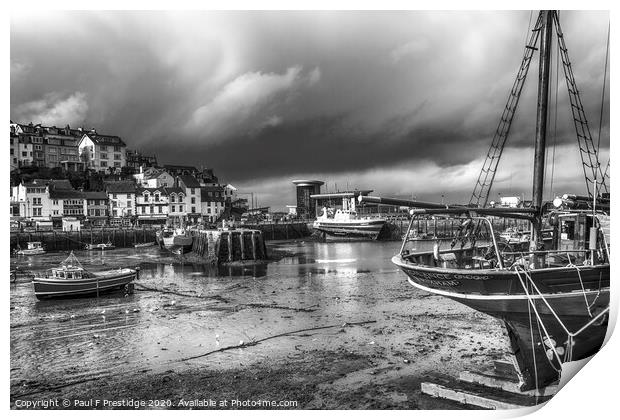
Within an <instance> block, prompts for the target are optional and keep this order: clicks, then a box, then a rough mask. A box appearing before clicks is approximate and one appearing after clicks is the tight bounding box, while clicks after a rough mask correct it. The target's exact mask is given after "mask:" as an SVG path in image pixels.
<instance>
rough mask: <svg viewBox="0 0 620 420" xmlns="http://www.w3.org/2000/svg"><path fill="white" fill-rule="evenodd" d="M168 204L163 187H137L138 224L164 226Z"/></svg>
mask: <svg viewBox="0 0 620 420" xmlns="http://www.w3.org/2000/svg"><path fill="white" fill-rule="evenodd" d="M168 204H169V198H168V192H167V191H166V188H165V187H160V188H144V187H138V188H137V189H136V215H137V217H138V223H139V224H158V225H165V224H166V222H167V220H168V210H169V208H168ZM175 210H176V209H175Z"/></svg>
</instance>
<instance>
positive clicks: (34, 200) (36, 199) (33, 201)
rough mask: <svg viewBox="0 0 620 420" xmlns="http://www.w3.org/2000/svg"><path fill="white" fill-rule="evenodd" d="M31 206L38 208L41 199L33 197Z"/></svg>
mask: <svg viewBox="0 0 620 420" xmlns="http://www.w3.org/2000/svg"><path fill="white" fill-rule="evenodd" d="M32 205H34V206H40V205H41V197H34V198H33V199H32Z"/></svg>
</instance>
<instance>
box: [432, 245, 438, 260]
mask: <svg viewBox="0 0 620 420" xmlns="http://www.w3.org/2000/svg"><path fill="white" fill-rule="evenodd" d="M433 257H435V259H436V260H438V259H439V242H435V244H434V245H433Z"/></svg>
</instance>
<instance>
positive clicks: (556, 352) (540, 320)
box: [515, 266, 570, 363]
mask: <svg viewBox="0 0 620 420" xmlns="http://www.w3.org/2000/svg"><path fill="white" fill-rule="evenodd" d="M522 271H523V274H524V275H525V276H526V277H527V278H529V279H530V280H531V277H529V274H528V273H527V271H525V270H523V269H522ZM515 272H516V273H517V277H519V282H521V286H522V287H523V291H524V292H525V296H526V297H527V300H528V302H529V306H530V307H531V308H532V309H533V310H534V314H536V318H537V319H538V323H539V324H540V326H541V327H542V329H543V331H544V333H545V336H546V337H547V340H548V341H549V343H550V344H551V343H552V341H551V340H552V338H551V336H550V335H549V332H548V331H547V327H546V326H545V324H544V323H543V321H542V318H541V317H540V314H539V313H538V309H536V304H535V303H534V302H533V301H532V297H531V296H530V293H529V291H528V288H527V285H526V284H525V282H524V281H523V279H522V278H521V274H520V273H519V267H518V266H517V267H515ZM530 284H532V286H533V287H536V285H534V283H533V282H530ZM538 293H539V294H540V292H538ZM541 297H542V296H541ZM543 299H544V298H543ZM545 303H546V302H545ZM551 311H552V312H553V309H551ZM553 313H554V315H555V312H553ZM558 322H559V323H560V326H561V327H562V328H563V329H564V330H565V331H566V333H567V334H570V332H569V331H568V330H567V329H566V327H565V326H564V324H563V323H562V321H559V320H558ZM550 348H551V351H553V353H554V354H555V357H556V358H557V360H558V362H560V363H562V359H561V358H560V355H559V354H558V351H557V349H556V348H555V346H550Z"/></svg>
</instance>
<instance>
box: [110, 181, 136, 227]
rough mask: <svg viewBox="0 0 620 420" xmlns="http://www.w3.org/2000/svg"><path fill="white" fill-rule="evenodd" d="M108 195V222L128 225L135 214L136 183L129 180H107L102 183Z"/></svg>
mask: <svg viewBox="0 0 620 420" xmlns="http://www.w3.org/2000/svg"><path fill="white" fill-rule="evenodd" d="M104 189H105V192H106V194H107V195H108V205H109V212H108V214H109V216H110V224H112V225H119V224H120V225H129V224H131V221H132V219H133V217H134V216H135V215H136V214H137V209H136V185H135V184H134V183H133V182H131V181H109V182H105V183H104Z"/></svg>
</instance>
